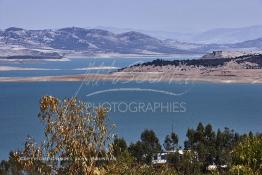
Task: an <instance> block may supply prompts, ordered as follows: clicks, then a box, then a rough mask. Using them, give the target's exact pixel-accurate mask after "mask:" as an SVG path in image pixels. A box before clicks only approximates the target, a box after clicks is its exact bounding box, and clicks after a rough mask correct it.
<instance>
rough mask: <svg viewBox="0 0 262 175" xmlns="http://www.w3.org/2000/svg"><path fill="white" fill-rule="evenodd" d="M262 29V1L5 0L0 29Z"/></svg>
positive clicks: (0, 8) (1, 1)
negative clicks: (261, 26) (97, 27)
mask: <svg viewBox="0 0 262 175" xmlns="http://www.w3.org/2000/svg"><path fill="white" fill-rule="evenodd" d="M251 25H262V0H0V28H1V29H5V28H8V27H11V26H17V27H23V28H28V29H40V28H41V29H42V28H61V27H68V26H79V27H96V26H108V27H118V28H134V29H146V30H162V31H203V30H207V29H211V28H221V27H243V26H251Z"/></svg>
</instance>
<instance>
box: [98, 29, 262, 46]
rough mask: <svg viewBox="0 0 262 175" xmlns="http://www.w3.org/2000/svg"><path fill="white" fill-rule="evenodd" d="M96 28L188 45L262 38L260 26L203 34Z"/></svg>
mask: <svg viewBox="0 0 262 175" xmlns="http://www.w3.org/2000/svg"><path fill="white" fill-rule="evenodd" d="M97 28H100V29H105V30H109V31H112V32H115V33H121V32H126V31H130V30H135V31H138V32H142V33H145V34H148V35H151V36H153V37H156V38H159V39H172V40H177V41H183V42H190V43H200V44H228V43H231V44H232V43H238V42H243V41H248V40H255V39H258V38H262V26H248V27H242V28H216V29H211V30H208V31H204V32H184V33H183V32H172V31H154V30H140V29H131V28H115V27H103V26H98V27H97Z"/></svg>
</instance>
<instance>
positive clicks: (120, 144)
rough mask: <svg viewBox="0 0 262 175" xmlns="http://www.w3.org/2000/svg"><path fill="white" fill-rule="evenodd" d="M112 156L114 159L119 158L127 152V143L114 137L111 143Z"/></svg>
mask: <svg viewBox="0 0 262 175" xmlns="http://www.w3.org/2000/svg"><path fill="white" fill-rule="evenodd" d="M112 148H113V155H114V156H115V157H119V156H121V155H122V154H123V153H124V152H126V151H127V143H126V141H125V139H124V138H118V137H115V138H114V141H113V143H112Z"/></svg>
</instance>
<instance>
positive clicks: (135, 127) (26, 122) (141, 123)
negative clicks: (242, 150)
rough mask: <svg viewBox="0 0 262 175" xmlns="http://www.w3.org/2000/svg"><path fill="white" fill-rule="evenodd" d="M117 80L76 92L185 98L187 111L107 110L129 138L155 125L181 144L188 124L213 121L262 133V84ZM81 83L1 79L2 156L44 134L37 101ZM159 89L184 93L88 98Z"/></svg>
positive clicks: (138, 99) (147, 99)
mask: <svg viewBox="0 0 262 175" xmlns="http://www.w3.org/2000/svg"><path fill="white" fill-rule="evenodd" d="M118 83H119V84H117V86H116V84H112V82H98V83H97V84H90V83H89V84H84V85H83V86H82V88H81V89H80V91H79V93H78V95H77V97H78V98H79V99H81V100H85V101H88V102H91V103H96V104H97V103H103V102H112V103H119V102H125V103H129V104H130V103H131V102H134V104H139V103H145V104H150V103H153V102H154V103H156V102H159V103H161V102H162V103H164V104H165V103H173V102H177V103H181V102H183V103H184V107H185V108H186V110H185V111H184V110H178V111H167V110H164V111H162V112H161V111H160V110H156V111H147V112H143V111H138V112H131V111H129V112H121V110H120V111H115V112H110V113H109V114H108V116H109V118H110V120H111V121H112V122H114V123H115V124H116V125H117V128H116V129H115V132H116V133H117V134H118V135H120V136H123V137H124V138H125V139H126V140H128V141H129V142H132V141H136V140H137V139H139V135H140V133H141V132H142V131H143V130H144V129H145V128H149V129H154V130H155V131H156V133H157V135H158V136H159V138H161V140H162V139H163V138H164V136H165V135H166V134H167V133H169V132H170V131H171V126H172V123H173V124H174V130H175V132H177V133H178V134H179V136H180V140H181V142H180V143H181V144H182V143H183V140H184V139H185V133H186V130H187V128H189V127H196V125H197V123H198V122H200V121H201V122H204V123H208V122H210V123H212V124H213V126H214V127H215V128H224V127H225V126H227V127H229V128H232V129H235V130H236V131H238V132H248V131H250V130H252V131H254V132H261V126H262V116H261V114H262V107H261V106H262V93H261V92H262V85H249V84H211V83H188V84H184V83H172V84H169V83H165V82H159V83H154V84H152V83H146V82H143V83H138V82H129V83H121V82H118ZM80 85H81V82H48V83H46V82H41V83H0V89H1V91H0V121H1V122H0V131H1V132H0V138H1V142H0V158H1V159H3V158H7V156H8V152H9V151H10V150H11V149H17V148H19V147H21V146H22V145H23V143H24V138H25V137H26V136H27V135H28V134H30V135H31V136H33V137H35V138H36V139H39V138H41V133H42V128H41V124H40V122H39V121H38V118H37V114H38V111H39V106H38V102H39V99H40V97H41V96H43V95H53V96H57V97H59V98H64V97H71V96H74V94H75V92H76V91H77V90H78V89H79V86H80ZM116 87H117V88H119V87H121V88H129V89H130V88H138V87H139V88H142V89H154V88H155V89H156V90H161V92H162V91H168V92H174V93H182V95H177V96H173V95H170V94H163V93H159V92H151V91H141V92H140V91H132V90H128V91H118V92H117V91H115V92H114V91H111V92H105V93H101V94H97V95H93V96H90V97H87V96H86V95H88V94H90V93H93V92H97V91H98V90H106V89H114V88H116Z"/></svg>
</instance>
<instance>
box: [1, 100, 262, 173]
mask: <svg viewBox="0 0 262 175" xmlns="http://www.w3.org/2000/svg"><path fill="white" fill-rule="evenodd" d="M38 117H39V119H40V121H41V122H42V123H43V125H44V139H43V140H42V141H41V142H40V143H39V144H37V143H35V141H34V139H33V138H31V137H28V138H27V139H26V142H25V146H24V148H23V149H21V150H17V151H12V152H11V153H10V156H9V159H8V160H6V161H2V162H1V164H0V174H12V175H13V174H69V175H75V174H80V175H201V174H202V175H204V174H229V175H261V174H262V136H261V135H259V134H256V135H254V134H253V133H251V132H250V133H249V134H243V135H240V134H238V133H236V132H235V131H233V130H230V129H229V128H225V129H224V130H217V131H214V130H213V128H212V125H210V124H207V125H206V126H205V125H203V124H202V123H199V124H198V126H197V127H196V129H193V128H190V129H188V131H187V140H186V141H185V142H184V149H183V155H181V154H179V153H178V150H179V149H181V148H180V146H179V145H178V143H179V142H178V141H179V138H178V136H177V134H176V133H170V134H167V136H166V137H165V141H164V143H163V147H162V145H161V144H160V142H159V139H158V138H157V136H156V134H155V133H154V131H153V130H148V129H146V130H145V131H143V132H142V133H141V137H140V140H138V141H137V142H135V143H131V144H130V145H128V144H127V143H126V141H125V140H124V139H123V138H119V137H116V136H114V135H113V133H112V129H113V128H114V125H112V124H111V123H110V122H109V121H108V119H107V113H106V110H105V109H104V108H100V107H98V108H96V109H95V110H93V109H90V108H88V107H87V105H86V104H85V103H84V102H81V101H77V100H76V99H65V100H62V101H61V100H59V99H57V98H55V97H52V96H45V97H42V98H41V101H40V113H39V116H38ZM175 150H177V151H175ZM163 151H171V152H170V154H168V156H167V163H165V164H152V157H153V156H154V155H155V154H156V153H160V152H163ZM213 164H214V165H217V168H216V169H213V170H208V169H207V167H208V166H209V165H213Z"/></svg>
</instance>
